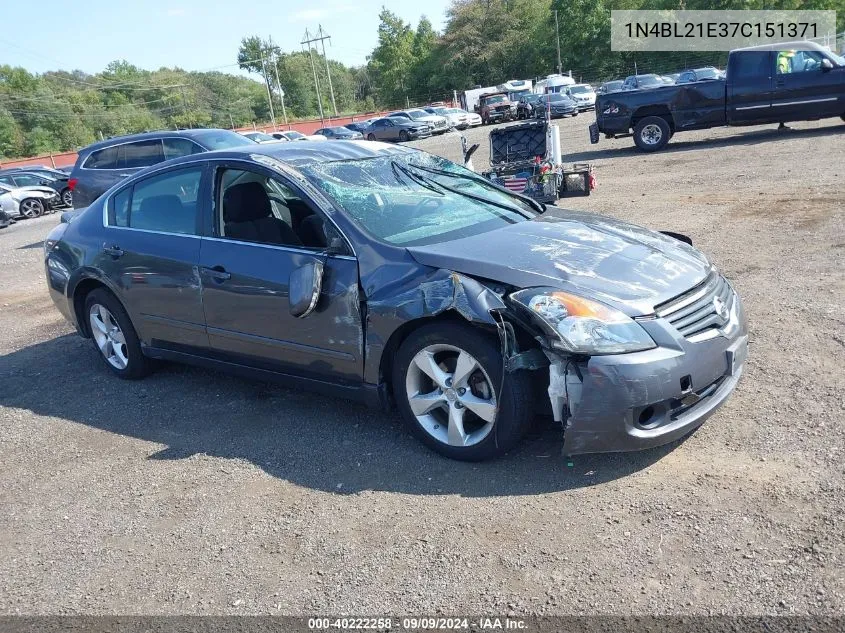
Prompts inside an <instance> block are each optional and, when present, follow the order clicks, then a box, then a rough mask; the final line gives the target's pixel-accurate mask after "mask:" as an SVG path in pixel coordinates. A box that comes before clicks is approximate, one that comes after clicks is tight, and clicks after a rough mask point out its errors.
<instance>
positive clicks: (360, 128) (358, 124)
mask: <svg viewBox="0 0 845 633" xmlns="http://www.w3.org/2000/svg"><path fill="white" fill-rule="evenodd" d="M345 127H346V128H347V129H349V130H352V131H353V132H360V133H361V135H362V136H366V135H367V129H368V128H369V127H370V123H369V121H353V122H352V123H347V124H346V126H345Z"/></svg>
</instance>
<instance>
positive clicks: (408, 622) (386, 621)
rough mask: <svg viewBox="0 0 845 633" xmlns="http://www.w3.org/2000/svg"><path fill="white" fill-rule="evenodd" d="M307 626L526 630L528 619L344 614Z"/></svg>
mask: <svg viewBox="0 0 845 633" xmlns="http://www.w3.org/2000/svg"><path fill="white" fill-rule="evenodd" d="M308 628H309V629H311V630H315V631H321V630H324V631H328V630H377V631H390V630H397V631H450V630H455V631H463V630H468V629H470V628H472V629H473V630H478V629H481V630H490V631H496V630H500V631H523V630H526V622H525V621H524V620H521V619H518V618H510V617H496V616H491V617H482V618H472V619H470V618H464V617H454V618H446V617H424V616H423V617H404V618H397V619H394V618H389V617H374V618H366V617H342V618H330V617H323V618H309V619H308Z"/></svg>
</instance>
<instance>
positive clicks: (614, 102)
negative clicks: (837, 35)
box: [590, 42, 845, 151]
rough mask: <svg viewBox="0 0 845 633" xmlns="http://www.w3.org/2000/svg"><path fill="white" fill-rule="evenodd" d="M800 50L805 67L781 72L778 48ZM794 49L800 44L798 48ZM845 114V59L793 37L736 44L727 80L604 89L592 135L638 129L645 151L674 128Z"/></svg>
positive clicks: (638, 139) (659, 143) (656, 147)
mask: <svg viewBox="0 0 845 633" xmlns="http://www.w3.org/2000/svg"><path fill="white" fill-rule="evenodd" d="M793 49H798V50H799V53H800V56H801V60H802V61H801V64H802V65H801V67H800V70H798V69H797V64H796V70H794V71H793V70H792V69H790V72H786V73H782V72H777V69H778V67H777V64H778V55H779V54H780V51H783V50H789V51H792V50H793ZM793 52H794V51H793ZM835 116H841V117H843V119H845V60H842V59H841V58H839V57H837V56H835V55H832V54H831V53H830V52H828V51H827V50H826V49H824V48H822V47H821V46H818V45H817V44H813V43H808V42H795V43H787V44H779V45H767V46H758V47H752V48H747V49H738V50H736V51H731V54H730V57H729V59H728V74H727V79H714V80H706V81H699V82H696V83H689V84H682V85H675V86H671V85H670V86H661V87H657V88H645V89H640V90H629V91H624V92H615V93H611V94H608V95H601V96H599V98H598V101H597V102H596V123H594V124H593V126H591V129H590V140H591V142H593V143H597V142H598V139H599V134H600V133H603V134H604V135H605V136H608V137H618V136H627V135H629V134H631V133H633V136H634V143H635V144H636V145H637V147H639V148H640V149H642V150H644V151H656V150H659V149H662V148H663V147H665V145H666V143H668V142H669V139H670V138H671V137H672V135H674V134H675V133H676V132H682V131H684V130H700V129H705V128H710V127H717V126H724V125H736V126H739V125H760V124H765V123H785V122H788V121H809V120H817V119H822V118H827V117H835Z"/></svg>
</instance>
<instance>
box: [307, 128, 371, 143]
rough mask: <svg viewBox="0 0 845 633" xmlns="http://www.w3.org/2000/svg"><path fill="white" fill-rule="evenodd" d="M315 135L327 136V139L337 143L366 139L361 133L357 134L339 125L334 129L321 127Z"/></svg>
mask: <svg viewBox="0 0 845 633" xmlns="http://www.w3.org/2000/svg"><path fill="white" fill-rule="evenodd" d="M314 134H319V135H321V136H325V137H326V138H327V139H331V140H336V141H338V140H343V141H354V140H355V139H361V138H364V135H363V134H361V133H360V132H356V131H354V130H350V129H349V128H346V127H343V126H339V125H338V126H333V127H321V128H320V129H319V130H317V131H316V132H314Z"/></svg>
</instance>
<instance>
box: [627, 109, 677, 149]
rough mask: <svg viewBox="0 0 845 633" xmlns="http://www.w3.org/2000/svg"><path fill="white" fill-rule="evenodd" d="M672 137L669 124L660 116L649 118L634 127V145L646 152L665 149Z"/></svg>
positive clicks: (641, 120)
mask: <svg viewBox="0 0 845 633" xmlns="http://www.w3.org/2000/svg"><path fill="white" fill-rule="evenodd" d="M671 135H672V130H670V129H669V123H668V122H667V121H666V119H664V118H663V117H659V116H647V117H645V118H644V119H640V120H639V121H638V122H637V124H636V125H635V126H634V143H636V145H637V147H639V148H640V149H641V150H643V151H644V152H656V151H657V150H660V149H663V148H664V147H665V146H666V143H668V142H669V138H670V136H671Z"/></svg>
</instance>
